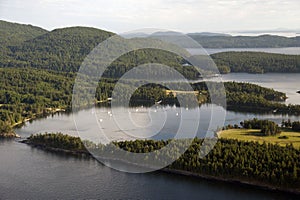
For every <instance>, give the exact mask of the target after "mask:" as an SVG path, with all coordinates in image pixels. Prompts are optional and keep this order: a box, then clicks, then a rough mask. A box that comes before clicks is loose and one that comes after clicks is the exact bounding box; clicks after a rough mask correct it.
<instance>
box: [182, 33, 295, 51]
mask: <svg viewBox="0 0 300 200" xmlns="http://www.w3.org/2000/svg"><path fill="white" fill-rule="evenodd" d="M188 36H190V37H191V38H193V39H194V40H196V41H197V42H198V43H199V44H201V45H202V47H204V48H276V47H300V37H299V36H298V37H292V38H288V37H282V36H276V35H260V36H204V35H201V34H198V35H197V34H188Z"/></svg>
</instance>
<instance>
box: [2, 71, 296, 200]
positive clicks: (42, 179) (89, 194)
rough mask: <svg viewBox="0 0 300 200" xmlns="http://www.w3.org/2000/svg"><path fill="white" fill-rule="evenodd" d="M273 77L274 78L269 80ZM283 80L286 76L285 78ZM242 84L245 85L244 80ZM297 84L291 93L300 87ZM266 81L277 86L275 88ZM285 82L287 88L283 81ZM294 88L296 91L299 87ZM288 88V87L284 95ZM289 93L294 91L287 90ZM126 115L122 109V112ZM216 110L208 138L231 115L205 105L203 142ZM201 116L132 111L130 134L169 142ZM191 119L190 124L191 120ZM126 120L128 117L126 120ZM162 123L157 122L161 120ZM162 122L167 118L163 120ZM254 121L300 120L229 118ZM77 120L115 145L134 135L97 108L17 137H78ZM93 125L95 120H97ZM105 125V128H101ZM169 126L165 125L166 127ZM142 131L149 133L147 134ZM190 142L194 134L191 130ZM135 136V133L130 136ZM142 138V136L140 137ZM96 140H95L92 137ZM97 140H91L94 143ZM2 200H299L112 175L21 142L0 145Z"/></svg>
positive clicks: (170, 110) (173, 178)
mask: <svg viewBox="0 0 300 200" xmlns="http://www.w3.org/2000/svg"><path fill="white" fill-rule="evenodd" d="M269 76H270V78H268V77H269ZM281 76H282V75H281ZM281 76H279V77H277V76H276V75H273V79H272V78H271V77H272V75H271V74H266V75H263V77H260V78H259V79H254V77H252V75H248V74H242V76H240V74H230V75H225V76H224V77H223V79H225V80H230V79H234V80H239V81H246V80H251V81H258V80H263V81H260V83H259V84H270V86H273V87H275V86H276V87H279V84H278V83H277V82H276V81H277V78H280V77H281ZM239 78H240V79H239ZM294 79H295V80H298V82H296V83H295V82H294V84H293V83H292V82H291V83H290V85H291V86H290V87H295V85H296V86H297V85H299V84H298V83H299V78H298V79H297V77H294ZM266 80H274V81H273V83H272V82H270V81H266ZM279 80H281V81H282V82H285V81H283V80H282V78H281V79H279ZM293 85H294V86H293ZM284 88H285V87H283V89H284ZM286 88H289V87H286ZM120 109H121V108H120ZM211 109H213V111H214V112H213V113H214V114H215V116H217V117H216V118H215V121H214V124H213V126H211V127H210V129H209V130H208V134H210V133H212V132H213V130H214V129H216V128H217V127H218V126H221V125H222V117H220V116H222V114H224V113H225V110H224V109H223V108H221V107H219V106H215V105H204V106H202V107H201V108H200V119H201V120H200V123H199V126H200V128H199V129H198V131H197V135H198V136H199V137H201V136H203V135H204V134H205V133H206V129H207V128H208V122H209V121H210V118H211V113H212V112H211ZM196 111H197V110H195V109H189V110H186V109H183V110H180V109H179V108H174V107H158V108H156V107H155V108H151V109H148V108H142V107H139V108H132V109H130V110H129V112H128V113H126V114H128V115H129V116H130V118H131V119H133V120H134V121H136V123H137V124H138V126H137V128H133V129H131V130H130V132H131V133H134V134H133V135H134V136H147V134H149V132H147V131H145V129H143V128H142V129H141V127H143V126H145V125H148V124H149V123H150V126H149V129H150V130H154V131H155V130H158V129H157V128H159V127H162V129H161V131H160V133H159V134H158V135H156V136H152V138H156V139H160V138H163V139H165V138H169V137H173V136H174V135H173V133H174V132H176V130H177V129H178V122H179V121H180V119H181V117H183V119H182V121H183V122H184V123H186V125H187V126H188V125H189V124H188V123H196V122H195V121H193V116H194V114H195V112H196ZM189 116H190V118H189ZM122 117H126V115H124V116H121V119H122ZM154 117H156V118H158V119H159V120H155V118H154ZM159 117H161V118H159ZM253 117H258V118H266V119H272V120H275V121H277V122H278V123H280V122H281V120H282V118H291V119H292V120H299V117H295V116H281V115H273V114H259V115H258V114H251V113H236V112H227V113H226V119H225V124H235V123H239V122H240V121H241V120H243V119H250V118H253ZM74 118H75V119H77V120H78V119H80V123H77V126H78V125H79V126H78V127H77V128H78V129H79V133H80V134H81V135H82V134H88V133H90V132H94V133H99V131H103V132H104V133H105V134H107V135H108V136H110V139H112V140H116V139H128V138H131V137H132V135H128V134H122V132H120V131H119V130H117V127H116V126H114V125H112V124H113V123H114V116H113V115H111V110H110V109H109V108H97V109H88V110H82V111H80V112H78V113H73V114H69V115H68V114H56V115H53V116H49V117H47V118H44V119H39V120H35V121H33V122H32V123H29V122H28V123H26V125H25V126H23V127H22V128H20V129H17V130H16V132H17V133H18V134H19V135H21V136H22V137H27V136H29V135H30V134H33V133H39V132H46V131H48V132H51V131H54V132H58V131H60V132H64V133H68V134H70V135H78V132H77V129H76V127H75V124H74ZM91 119H92V120H91ZM98 122H99V123H98ZM162 122H163V123H162ZM141 130H144V132H143V131H141ZM185 130H186V133H187V134H186V137H189V134H190V130H189V129H188V127H186V128H185ZM128 131H129V130H128ZM137 133H139V134H141V135H137ZM92 136H94V135H92ZM92 136H89V138H91V137H92ZM0 158H1V164H0V199H57V198H59V199H74V198H80V199H83V198H94V199H96V198H97V199H121V198H122V199H255V200H257V199H293V198H294V197H292V196H287V195H286V194H281V193H275V192H269V191H264V190H259V189H256V188H249V187H245V186H237V185H231V184H225V183H219V182H213V181H205V180H201V179H197V178H191V177H185V176H177V175H172V174H166V173H162V172H154V173H147V174H128V173H123V172H118V171H115V170H112V169H110V168H108V167H105V166H103V165H102V164H100V163H98V162H96V161H94V160H90V159H82V158H81V159H80V158H74V157H65V156H63V155H57V154H53V153H49V152H44V151H42V150H38V149H34V148H31V147H29V146H27V145H25V144H21V143H18V142H17V141H0ZM294 199H296V198H294Z"/></svg>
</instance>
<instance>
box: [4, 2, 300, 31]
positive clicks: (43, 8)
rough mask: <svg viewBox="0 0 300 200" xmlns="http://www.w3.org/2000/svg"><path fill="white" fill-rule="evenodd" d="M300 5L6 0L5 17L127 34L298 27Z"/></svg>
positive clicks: (50, 26) (278, 3) (47, 24)
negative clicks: (153, 30)
mask: <svg viewBox="0 0 300 200" xmlns="http://www.w3.org/2000/svg"><path fill="white" fill-rule="evenodd" d="M299 10H300V3H299V1H298V0H126V1H125V0H108V1H107V0H89V1H84V0H27V1H21V0H2V1H1V3H0V11H1V12H0V18H2V19H7V20H12V21H20V22H26V23H32V24H36V25H40V26H43V27H46V28H48V29H53V28H56V27H63V26H71V25H88V26H96V27H99V28H107V29H109V30H112V31H117V32H123V31H128V30H132V29H139V28H145V27H157V28H164V29H172V30H179V31H185V32H187V31H189V32H190V31H226V30H241V29H256V30H257V29H261V28H263V29H273V28H278V27H285V28H299V26H300V21H299V20H300V12H299Z"/></svg>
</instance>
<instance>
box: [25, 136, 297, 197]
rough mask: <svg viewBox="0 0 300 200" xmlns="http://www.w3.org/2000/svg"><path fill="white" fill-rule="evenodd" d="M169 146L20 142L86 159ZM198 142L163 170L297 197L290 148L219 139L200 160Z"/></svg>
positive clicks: (54, 139)
mask: <svg viewBox="0 0 300 200" xmlns="http://www.w3.org/2000/svg"><path fill="white" fill-rule="evenodd" d="M169 142H170V141H154V140H136V141H122V142H113V143H112V144H107V145H103V144H94V143H92V142H90V141H81V140H80V138H78V137H72V136H68V135H64V134H61V133H58V134H55V133H46V134H37V135H32V136H30V137H29V138H28V139H27V140H25V141H24V143H26V144H29V145H31V146H33V147H39V148H42V149H44V150H49V151H55V152H63V153H68V154H75V155H82V154H84V155H90V154H89V152H88V151H87V150H86V148H85V147H88V148H89V150H92V152H93V153H94V154H96V155H97V152H98V151H99V155H101V152H102V153H103V152H105V151H107V152H111V151H112V148H111V147H110V146H111V145H115V146H117V147H118V148H120V149H123V150H125V151H129V152H135V153H147V152H153V151H155V150H158V149H161V148H162V147H164V146H165V145H167V144H168V143H169ZM202 142H203V140H202V139H198V138H195V139H194V140H193V142H192V145H191V146H190V147H189V148H188V150H187V151H186V152H185V153H184V154H183V155H182V156H181V157H180V158H179V159H177V160H176V161H175V162H174V163H173V164H171V165H170V166H168V167H167V168H166V169H163V170H164V171H167V172H172V173H179V174H184V175H193V176H199V177H203V178H208V179H214V180H222V181H227V182H233V183H243V184H247V185H255V186H260V187H263V188H268V189H272V190H282V191H288V192H293V193H297V194H299V192H300V190H299V188H300V171H299V168H298V166H299V164H300V157H299V153H300V152H299V149H296V148H294V147H293V146H292V145H287V146H286V147H281V146H279V145H276V144H271V143H266V142H264V143H262V144H260V143H258V142H245V141H239V140H233V139H219V140H218V142H217V144H216V145H215V147H214V148H213V150H212V151H210V153H209V154H208V155H207V156H205V157H204V158H202V159H200V158H199V154H198V153H199V151H200V147H201V144H202ZM176 144H177V145H180V144H182V145H184V144H185V139H182V140H178V141H177V142H176ZM174 148H175V149H172V150H171V151H172V153H166V155H165V156H172V155H176V154H175V153H174V152H176V151H177V150H176V147H174ZM173 151H174V152H173ZM129 156H130V155H129ZM114 159H115V158H114ZM118 159H119V161H124V162H128V160H127V159H129V158H127V157H122V158H118ZM145 159H146V158H145ZM129 161H130V159H129Z"/></svg>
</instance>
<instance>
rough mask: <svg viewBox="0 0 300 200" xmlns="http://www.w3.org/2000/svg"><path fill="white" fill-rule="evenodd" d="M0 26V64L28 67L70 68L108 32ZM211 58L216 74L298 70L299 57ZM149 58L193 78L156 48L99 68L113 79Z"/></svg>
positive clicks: (236, 55)
mask: <svg viewBox="0 0 300 200" xmlns="http://www.w3.org/2000/svg"><path fill="white" fill-rule="evenodd" d="M0 27H1V30H0V34H1V35H0V36H1V41H0V42H1V43H0V44H1V45H4V46H2V47H1V48H0V49H1V50H0V67H18V68H27V67H32V68H38V69H47V70H52V71H59V72H76V71H77V70H78V68H79V67H80V65H81V63H82V61H83V60H84V58H85V57H86V56H87V55H88V54H89V53H90V51H91V50H92V49H93V48H94V47H95V46H96V45H98V44H99V43H101V42H102V41H104V40H105V39H107V38H109V37H110V36H112V35H114V33H112V32H108V31H104V30H100V29H95V28H88V27H70V28H62V29H56V30H53V31H51V32H47V31H46V30H43V29H41V28H38V27H34V26H31V25H20V24H14V23H9V22H4V21H0ZM192 36H193V37H198V36H199V35H197V34H193V35H192ZM199 37H200V36H199ZM201 37H205V38H206V39H207V40H206V42H208V43H210V44H212V45H213V44H214V42H213V41H212V40H211V38H223V39H224V38H228V39H229V40H228V41H231V39H230V38H238V37H232V36H201ZM255 38H256V39H257V38H259V41H260V40H262V41H264V42H265V41H269V40H270V38H273V40H274V41H277V39H280V40H282V41H283V40H285V39H287V40H290V39H293V38H285V39H284V38H283V37H277V36H276V37H275V36H261V37H248V39H249V40H252V39H253V40H254V41H256V39H255ZM276 38H277V39H276ZM294 39H297V40H298V39H300V38H294ZM287 40H286V41H287ZM241 41H242V40H238V41H235V40H233V41H231V42H234V43H235V44H236V45H238V44H239V43H240V42H241ZM278 41H279V40H278ZM215 42H216V41H215ZM200 43H201V42H200ZM208 43H207V44H208ZM217 43H219V44H222V41H217ZM254 43H255V42H254ZM254 43H253V44H254ZM261 44H263V42H262V43H261ZM280 44H284V43H280ZM293 44H297V43H293ZM299 46H300V45H299ZM212 58H213V59H214V61H215V62H216V64H217V65H218V67H219V69H220V72H221V73H228V72H230V71H231V72H249V73H264V72H300V56H291V55H279V54H269V53H254V52H227V53H218V54H214V55H212ZM151 62H155V63H161V64H165V65H168V66H172V67H174V68H175V69H176V70H178V71H179V72H181V73H182V74H183V75H184V76H186V77H187V78H190V79H196V78H198V75H199V73H197V72H196V70H195V69H194V68H193V67H191V66H184V67H183V66H182V64H183V63H185V61H184V60H183V59H182V58H181V57H179V56H176V55H175V54H172V53H170V52H164V51H161V50H153V49H144V50H139V51H136V52H131V53H129V54H128V55H126V56H123V57H121V58H119V59H118V60H117V61H115V62H114V63H113V64H112V65H111V67H110V68H109V70H107V71H106V72H105V76H106V77H110V78H118V77H120V76H122V75H123V74H124V73H125V72H126V71H128V70H129V69H131V68H132V67H134V66H137V65H139V64H144V63H151Z"/></svg>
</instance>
